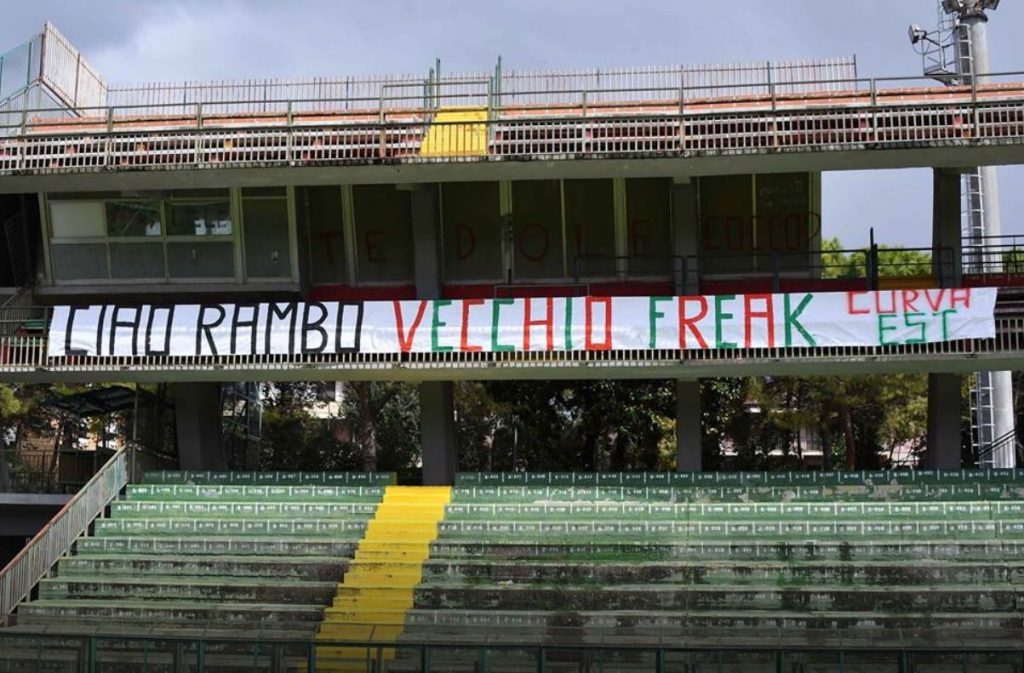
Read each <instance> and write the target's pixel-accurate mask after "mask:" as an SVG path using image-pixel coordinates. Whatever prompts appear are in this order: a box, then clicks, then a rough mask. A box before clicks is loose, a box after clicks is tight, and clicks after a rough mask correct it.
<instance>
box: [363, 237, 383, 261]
mask: <svg viewBox="0 0 1024 673" xmlns="http://www.w3.org/2000/svg"><path fill="white" fill-rule="evenodd" d="M383 238H384V232H383V231H379V230H374V231H368V232H366V235H365V239H366V260H367V261H368V262H370V264H384V263H385V262H387V261H388V258H387V257H386V256H385V255H384V253H383V252H381V248H380V243H381V241H382V239H383Z"/></svg>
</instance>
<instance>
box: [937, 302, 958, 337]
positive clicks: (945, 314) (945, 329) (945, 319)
mask: <svg viewBox="0 0 1024 673" xmlns="http://www.w3.org/2000/svg"><path fill="white" fill-rule="evenodd" d="M932 315H936V316H942V340H943V341H949V316H951V315H956V309H955V308H947V309H946V310H945V311H939V312H938V313H933V314H932Z"/></svg>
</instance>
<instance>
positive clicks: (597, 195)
mask: <svg viewBox="0 0 1024 673" xmlns="http://www.w3.org/2000/svg"><path fill="white" fill-rule="evenodd" d="M565 225H566V241H567V247H568V257H569V263H570V265H574V264H576V263H577V260H578V264H579V271H580V276H581V277H584V278H586V277H594V276H609V275H613V274H614V273H615V269H616V266H615V260H614V259H612V258H613V257H614V255H615V192H614V189H613V184H612V181H611V180H566V181H565ZM573 273H575V271H573Z"/></svg>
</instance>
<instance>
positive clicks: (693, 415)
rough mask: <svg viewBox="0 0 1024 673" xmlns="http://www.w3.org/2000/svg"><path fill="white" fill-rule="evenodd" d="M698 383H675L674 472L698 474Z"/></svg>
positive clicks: (700, 468) (699, 465)
mask: <svg viewBox="0 0 1024 673" xmlns="http://www.w3.org/2000/svg"><path fill="white" fill-rule="evenodd" d="M700 425H701V423H700V381H682V380H678V381H676V470H677V471H679V472H700V471H701V470H702V469H703V466H702V461H701V442H700Z"/></svg>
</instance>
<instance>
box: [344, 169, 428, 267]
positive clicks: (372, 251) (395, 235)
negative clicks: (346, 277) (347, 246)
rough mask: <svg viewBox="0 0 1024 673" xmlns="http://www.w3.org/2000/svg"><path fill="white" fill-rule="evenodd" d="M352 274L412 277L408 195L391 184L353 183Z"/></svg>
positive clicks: (410, 204) (410, 210) (410, 217)
mask: <svg viewBox="0 0 1024 673" xmlns="http://www.w3.org/2000/svg"><path fill="white" fill-rule="evenodd" d="M352 200H353V207H354V210H355V220H356V221H355V233H356V240H355V248H356V265H357V266H356V269H357V273H356V278H357V279H358V280H359V282H361V283H411V282H412V280H413V250H412V247H413V242H412V195H411V194H410V193H409V192H408V191H406V190H399V189H395V186H394V185H356V186H355V187H353V188H352Z"/></svg>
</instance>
